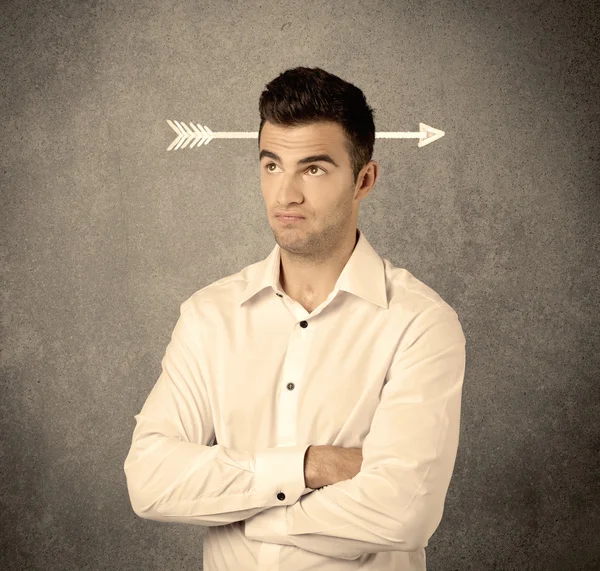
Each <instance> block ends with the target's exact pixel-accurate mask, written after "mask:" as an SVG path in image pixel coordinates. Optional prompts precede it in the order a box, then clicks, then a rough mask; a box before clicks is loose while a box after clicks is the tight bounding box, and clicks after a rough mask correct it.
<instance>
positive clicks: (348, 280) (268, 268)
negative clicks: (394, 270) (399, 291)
mask: <svg viewBox="0 0 600 571" xmlns="http://www.w3.org/2000/svg"><path fill="white" fill-rule="evenodd" d="M356 232H357V234H358V242H357V244H356V247H355V248H354V251H353V252H352V255H351V256H350V259H349V260H348V262H347V263H346V265H345V266H344V269H343V270H342V273H341V274H340V276H339V278H338V280H337V282H336V283H335V287H334V291H335V295H337V291H340V290H342V291H347V292H348V293H351V294H353V295H356V296H358V297H361V298H363V299H364V300H366V301H370V302H372V303H374V304H376V305H379V306H381V307H383V308H385V309H388V300H387V288H386V282H385V269H384V263H383V259H382V258H381V257H380V256H379V254H378V253H377V252H376V251H375V250H374V249H373V247H372V246H371V244H369V242H368V241H367V239H366V238H365V236H364V234H363V233H362V232H361V231H360V230H359V229H358V228H357V229H356ZM280 262H281V248H280V246H279V244H275V247H274V248H273V250H271V253H270V254H269V255H268V256H267V257H266V258H265V259H264V260H262V261H260V262H257V263H255V264H252V265H251V266H249V267H248V268H247V273H246V276H247V279H248V282H247V284H246V287H245V289H244V291H243V293H242V297H241V299H240V306H241V305H243V304H244V303H245V302H246V301H248V300H249V299H250V298H252V297H254V296H255V295H256V294H258V293H259V292H261V291H262V290H264V289H265V288H271V290H272V291H274V292H276V293H280V294H283V293H284V292H283V290H282V288H281V284H280V283H279V269H280ZM336 290H337V291H336Z"/></svg>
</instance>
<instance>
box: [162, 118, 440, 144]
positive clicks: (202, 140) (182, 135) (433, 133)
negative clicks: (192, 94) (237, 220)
mask: <svg viewBox="0 0 600 571" xmlns="http://www.w3.org/2000/svg"><path fill="white" fill-rule="evenodd" d="M167 123H168V124H169V125H170V127H171V129H173V131H175V132H176V133H177V137H176V138H175V140H174V141H173V142H172V143H171V144H170V145H169V147H168V148H167V151H170V150H171V149H175V150H177V149H185V148H186V147H187V146H188V145H189V146H190V149H191V148H193V147H194V145H195V146H196V147H199V146H200V145H208V143H210V142H211V141H212V140H213V139H256V138H257V137H258V131H255V132H250V131H217V132H215V133H213V132H212V131H211V130H210V129H209V128H208V127H207V126H206V125H204V127H202V125H200V123H197V124H196V125H194V124H193V123H192V122H190V125H191V128H190V127H188V126H187V125H186V124H185V123H183V122H181V123H180V122H179V121H169V120H168V119H167ZM444 135H445V133H444V131H440V130H439V129H435V128H434V127H430V126H429V125H425V123H419V131H416V132H406V131H379V132H376V133H375V138H377V139H419V142H418V144H417V146H418V147H424V146H425V145H429V143H433V141H436V140H437V139H439V138H440V137H443V136H444ZM190 143H191V144H190Z"/></svg>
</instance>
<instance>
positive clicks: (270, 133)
mask: <svg viewBox="0 0 600 571" xmlns="http://www.w3.org/2000/svg"><path fill="white" fill-rule="evenodd" d="M344 143H345V138H344V133H343V130H342V129H341V127H340V125H338V124H337V123H333V122H327V123H325V122H320V123H310V124H307V125H294V126H284V125H273V124H271V123H268V122H266V123H265V124H264V125H263V128H262V131H261V136H260V149H261V150H262V149H264V148H267V149H269V148H270V147H269V145H271V146H273V145H282V146H284V147H288V148H294V147H298V148H302V149H306V148H310V149H313V150H315V151H319V152H324V153H326V152H329V153H335V150H336V148H338V147H339V146H340V145H343V144H344Z"/></svg>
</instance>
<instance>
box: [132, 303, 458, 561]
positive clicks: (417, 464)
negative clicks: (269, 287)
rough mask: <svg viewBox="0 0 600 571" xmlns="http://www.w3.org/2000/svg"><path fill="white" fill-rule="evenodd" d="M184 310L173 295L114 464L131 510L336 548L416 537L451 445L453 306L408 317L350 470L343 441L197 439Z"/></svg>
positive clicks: (203, 407) (201, 419)
mask: <svg viewBox="0 0 600 571" xmlns="http://www.w3.org/2000/svg"><path fill="white" fill-rule="evenodd" d="M184 305H185V304H184ZM190 319H191V318H190V315H189V312H186V311H185V308H184V307H183V306H182V316H181V318H180V320H179V321H178V323H177V325H176V327H175V330H174V332H173V335H172V340H171V343H170V344H169V346H168V347H167V352H166V355H165V357H164V359H163V362H162V365H163V374H162V375H161V377H160V378H159V381H158V382H157V384H156V385H155V387H154V388H153V390H152V392H151V393H150V395H149V397H148V399H147V401H146V403H145V404H144V407H143V409H142V411H141V412H140V414H139V415H137V416H136V419H137V421H138V425H137V426H136V429H135V430H134V435H133V440H132V447H131V450H130V453H129V455H128V457H127V459H126V461H125V472H126V475H127V484H128V489H129V494H130V498H131V501H132V506H133V507H134V511H135V512H136V513H137V514H138V515H139V516H140V517H146V518H148V519H154V520H157V521H178V522H182V523H190V524H196V525H204V526H211V525H225V524H228V523H232V522H235V521H241V520H245V534H246V537H248V538H249V539H254V540H260V541H266V542H270V543H278V544H281V545H294V546H296V547H299V548H301V549H305V550H308V551H312V552H314V553H318V554H321V555H325V556H330V557H338V558H341V559H357V558H358V557H360V556H361V555H362V554H364V553H374V552H378V551H414V550H416V549H418V548H419V547H421V546H425V545H427V542H428V539H429V537H430V536H431V535H432V534H433V532H434V531H435V529H436V528H437V526H438V524H439V522H440V520H441V516H442V512H443V507H444V501H445V496H446V492H447V489H448V486H449V483H450V478H451V475H452V471H453V467H454V460H455V457H456V451H457V447H458V435H459V418H460V403H461V389H462V383H463V376H464V370H465V338H464V335H463V333H462V329H461V326H460V324H459V322H458V318H457V316H456V314H455V313H454V312H453V311H452V310H449V309H447V308H442V307H439V308H433V309H431V310H427V311H425V312H423V313H421V314H419V315H418V316H417V317H416V318H415V320H414V322H413V330H412V331H413V334H412V336H411V338H410V339H408V338H406V339H405V340H404V341H405V342H404V344H403V345H402V347H401V349H402V350H401V351H399V352H398V355H397V357H396V359H395V360H394V362H393V363H392V365H391V367H390V369H389V371H388V378H387V382H386V384H385V385H384V387H383V389H382V392H381V397H380V402H379V405H378V407H377V409H376V411H375V414H374V416H373V419H372V422H371V428H370V432H369V433H368V434H367V436H366V437H365V440H364V442H363V446H362V459H361V462H360V463H359V464H358V471H357V472H356V473H354V474H353V470H356V467H357V458H356V457H354V458H352V457H351V456H349V455H351V454H356V452H354V453H353V452H348V451H351V450H352V449H344V448H339V447H333V446H332V447H318V446H315V447H313V446H310V447H308V448H307V446H291V447H276V448H272V449H267V450H265V451H260V452H257V453H256V454H252V453H250V452H242V451H236V450H233V449H230V448H225V447H224V446H222V445H215V446H212V447H211V446H205V445H201V444H197V443H198V442H209V441H210V440H211V439H212V436H214V432H213V427H212V416H211V411H210V409H209V407H208V404H207V403H208V397H207V394H206V389H205V386H204V383H203V382H201V379H200V380H199V379H198V376H199V371H198V365H197V363H196V361H195V357H194V355H195V354H197V353H198V351H200V350H201V348H200V347H198V346H195V345H194V343H196V342H197V341H194V340H197V339H198V337H199V336H198V335H193V331H191V330H190V329H189V328H190V323H191V321H190ZM355 450H357V449H355ZM353 462H354V463H353ZM319 465H320V467H319ZM344 466H345V468H344ZM352 466H354V468H352ZM344 470H345V471H344ZM319 484H322V486H321V485H319ZM312 485H314V486H316V488H317V489H314V490H312V491H311V490H310V488H311V486H312ZM280 490H284V491H285V500H283V501H280V500H279V499H278V498H277V494H278V491H280ZM307 492H310V493H307Z"/></svg>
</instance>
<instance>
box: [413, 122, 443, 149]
mask: <svg viewBox="0 0 600 571" xmlns="http://www.w3.org/2000/svg"><path fill="white" fill-rule="evenodd" d="M419 131H420V132H421V133H427V134H426V136H425V137H423V138H422V139H419V143H418V145H417V146H418V147H424V146H425V145H429V143H433V141H437V140H438V139H440V138H441V137H443V136H444V135H445V134H446V133H444V131H440V130H439V129H435V128H434V127H430V126H429V125H425V123H419Z"/></svg>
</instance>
